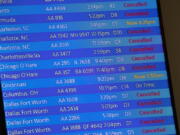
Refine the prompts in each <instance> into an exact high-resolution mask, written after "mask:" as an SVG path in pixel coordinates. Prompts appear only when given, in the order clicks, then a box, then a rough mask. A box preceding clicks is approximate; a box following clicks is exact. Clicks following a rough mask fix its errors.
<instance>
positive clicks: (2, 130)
mask: <svg viewBox="0 0 180 135" xmlns="http://www.w3.org/2000/svg"><path fill="white" fill-rule="evenodd" d="M156 2H157V10H158V19H159V22H160V31H161V37H162V47H163V53H164V56H165V65H166V72H167V76H168V79H167V80H168V83H169V84H168V85H169V90H170V98H171V103H172V109H173V116H174V121H175V128H176V134H177V135H179V134H180V130H179V124H178V119H177V112H176V107H175V97H174V91H173V86H172V79H171V73H170V64H169V59H168V51H167V50H168V49H167V44H166V38H165V31H164V28H165V27H164V24H163V18H162V15H163V13H162V11H161V1H160V0H156ZM0 81H1V80H0ZM0 86H1V83H0ZM1 134H3V135H7V127H6V119H5V111H4V103H3V94H2V87H0V135H1Z"/></svg>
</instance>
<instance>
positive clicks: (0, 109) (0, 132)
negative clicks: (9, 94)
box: [0, 80, 7, 135]
mask: <svg viewBox="0 0 180 135" xmlns="http://www.w3.org/2000/svg"><path fill="white" fill-rule="evenodd" d="M0 81H1V80H0ZM0 135H7V128H6V119H5V111H4V103H3V93H2V87H1V82H0Z"/></svg>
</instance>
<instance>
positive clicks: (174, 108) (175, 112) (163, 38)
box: [156, 0, 180, 135]
mask: <svg viewBox="0 0 180 135" xmlns="http://www.w3.org/2000/svg"><path fill="white" fill-rule="evenodd" d="M156 2H157V7H158V18H159V22H160V31H161V36H162V42H163V45H162V46H163V52H164V56H165V64H166V71H167V76H168V83H169V90H170V97H171V104H172V109H173V114H174V115H173V116H174V122H175V128H176V134H177V135H180V130H179V123H178V117H177V111H176V107H175V106H176V105H175V97H174V88H173V85H172V79H171V77H172V76H171V72H170V63H169V57H168V56H169V55H168V48H167V43H166V37H165V29H164V28H165V27H164V23H163V13H162V9H161V0H156Z"/></svg>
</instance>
